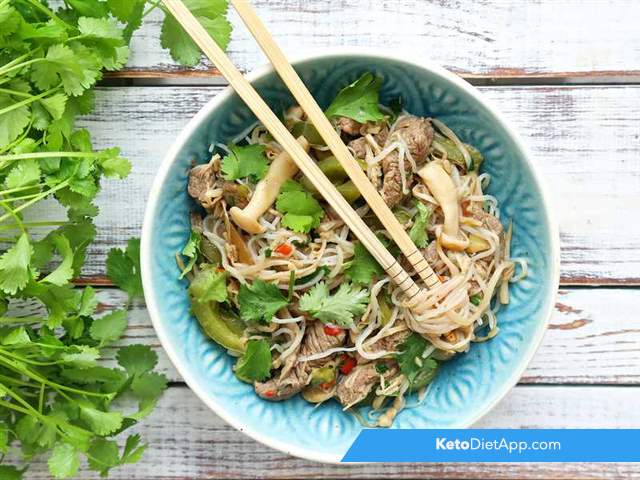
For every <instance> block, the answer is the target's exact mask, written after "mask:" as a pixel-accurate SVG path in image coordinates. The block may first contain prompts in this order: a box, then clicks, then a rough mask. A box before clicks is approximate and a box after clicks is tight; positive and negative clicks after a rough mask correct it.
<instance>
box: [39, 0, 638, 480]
mask: <svg viewBox="0 0 640 480" xmlns="http://www.w3.org/2000/svg"><path fill="white" fill-rule="evenodd" d="M254 3H255V5H256V7H257V9H258V10H259V12H260V14H261V15H262V17H263V18H264V20H265V21H266V23H267V24H268V26H269V28H270V29H271V31H272V32H273V33H274V34H275V35H276V37H277V38H278V40H279V41H280V43H281V45H282V46H283V47H284V49H285V51H286V52H287V53H288V54H289V55H292V56H293V55H296V54H305V53H309V52H313V51H321V50H322V49H323V48H326V47H331V46H340V45H349V46H353V45H363V46H368V47H379V48H387V49H391V50H395V51H400V52H402V53H404V54H406V55H412V56H413V57H414V58H416V59H421V58H424V59H429V60H431V61H434V62H437V63H440V64H442V65H444V66H445V67H447V68H449V69H451V70H453V71H455V72H457V73H459V74H460V75H462V76H463V77H464V78H466V79H468V80H469V81H471V82H472V83H474V84H476V85H478V86H480V89H481V90H482V91H483V93H484V94H485V95H487V97H489V98H491V99H492V100H494V101H495V102H496V103H497V104H498V106H499V108H500V109H501V110H502V111H503V112H504V114H505V115H506V116H507V117H508V118H510V119H511V120H512V121H513V122H514V123H515V125H516V126H517V127H518V129H519V130H520V133H521V134H522V136H523V137H524V138H525V140H526V141H528V143H529V144H530V146H531V149H532V151H533V155H534V158H533V161H534V162H535V163H536V165H537V166H538V167H539V168H540V171H541V172H542V174H543V176H544V177H545V179H546V180H547V182H548V183H549V184H550V187H551V192H552V195H553V201H554V207H555V209H556V213H557V216H558V218H559V220H560V235H561V243H562V286H561V291H560V294H559V297H558V303H557V305H556V311H555V312H554V316H553V318H552V320H551V326H550V329H549V331H548V332H547V334H546V337H545V339H544V342H543V344H542V346H541V348H540V350H539V351H538V354H537V355H536V357H535V359H534V361H533V362H532V363H531V365H530V366H529V368H528V369H527V371H526V372H525V374H524V376H523V377H522V379H521V381H520V384H519V385H518V386H517V387H516V388H514V389H513V391H512V392H511V393H510V394H509V395H508V396H507V397H506V398H505V399H504V400H503V401H502V402H501V403H500V404H499V405H498V406H497V407H496V408H495V409H494V410H493V411H492V412H491V413H489V414H488V415H487V416H486V417H485V418H484V419H482V420H481V421H480V422H479V423H478V426H479V427H510V428H520V427H522V428H533V427H635V428H639V427H640V408H639V407H640V313H639V308H638V303H639V301H640V224H639V222H640V214H639V211H640V28H638V24H637V20H638V18H640V2H638V1H637V0H626V1H613V0H612V1H605V0H573V1H556V0H537V1H535V2H534V1H531V2H525V1H518V0H484V1H482V2H476V1H467V0H433V1H430V0H429V1H427V0H255V2H254ZM232 19H233V23H234V25H235V30H234V33H233V41H232V43H231V45H230V47H229V51H230V54H231V56H232V58H233V59H234V61H235V62H236V64H237V65H239V66H240V67H242V69H243V70H250V69H252V68H254V67H256V66H258V65H260V64H262V63H264V62H265V60H264V57H263V56H262V55H261V54H259V53H258V48H257V46H256V45H255V43H254V42H253V41H252V40H250V39H249V36H248V34H247V32H246V31H245V30H244V28H243V27H242V26H241V25H240V22H239V21H238V19H237V18H236V17H235V16H234V15H233V14H232ZM159 22H160V16H157V17H154V16H153V15H152V16H151V19H150V21H148V22H147V23H146V24H145V26H144V27H143V29H142V30H141V31H140V32H138V34H137V35H136V36H135V38H134V41H133V56H132V58H131V60H130V64H129V67H128V68H127V69H126V70H124V71H123V72H119V73H117V74H116V75H112V76H110V77H108V78H107V79H106V81H105V82H104V86H103V87H101V88H99V90H98V95H97V108H96V111H95V113H93V114H92V115H90V116H89V117H87V118H86V119H85V120H84V121H83V122H82V123H83V125H84V126H86V127H88V128H89V129H90V130H91V131H92V133H93V135H94V138H95V139H96V143H97V147H99V148H102V147H107V146H112V145H119V146H121V147H122V149H123V152H124V154H125V155H126V156H128V157H129V158H130V159H132V161H133V164H134V168H133V172H132V174H131V176H130V177H129V178H128V179H127V180H126V181H124V182H105V185H104V187H105V188H104V191H103V192H102V193H101V197H100V202H99V203H100V207H101V214H100V216H99V217H98V219H97V223H98V231H99V234H98V239H97V241H96V243H95V245H94V247H93V249H92V250H91V252H90V254H89V257H88V264H87V267H86V269H85V271H84V277H83V279H82V281H83V282H86V283H91V284H94V285H97V286H98V287H100V289H101V292H100V298H101V300H102V304H103V307H104V308H105V309H110V308H117V307H118V306H120V305H122V303H123V301H124V297H123V296H122V294H121V293H119V292H118V291H117V290H115V289H112V288H110V286H109V284H108V281H107V280H106V279H105V270H104V264H105V263H104V260H105V254H106V252H107V251H108V250H109V248H111V247H113V246H121V245H123V244H124V242H125V240H126V239H127V238H129V237H131V236H139V233H140V227H141V222H142V215H143V210H144V206H145V200H146V198H147V193H148V191H149V188H150V185H151V181H152V179H153V176H154V174H155V171H156V169H157V166H158V164H159V163H160V161H161V160H162V157H163V155H164V153H165V152H166V150H167V148H168V146H169V145H170V144H171V142H172V140H173V139H174V138H175V136H176V135H177V133H178V131H179V130H180V129H181V127H182V126H183V125H184V124H185V123H186V122H187V120H188V119H189V118H190V117H191V116H192V115H193V114H195V113H196V112H197V111H198V109H199V108H200V107H201V106H202V105H203V104H204V103H205V102H206V101H207V100H209V99H210V98H211V97H213V96H215V95H217V94H219V92H220V91H221V89H222V86H224V81H223V79H222V78H221V77H220V76H219V75H218V74H217V72H216V71H215V70H214V69H213V68H211V66H210V65H208V64H203V65H201V66H200V67H198V68H197V69H195V70H185V69H182V68H180V67H178V66H176V65H175V64H173V63H172V62H171V60H170V58H169V57H168V55H167V54H165V53H164V52H162V51H161V49H160V47H159V41H158V36H159V28H160V23H159ZM126 342H128V343H140V342H142V343H146V344H149V345H151V346H152V347H153V348H154V349H156V351H157V352H158V355H159V357H160V368H161V370H162V371H164V372H165V373H166V374H167V375H168V377H169V378H170V379H171V386H170V388H169V390H168V392H167V393H166V395H165V396H164V397H163V399H162V401H161V402H160V405H159V407H158V409H157V410H156V411H155V413H154V414H153V415H152V416H151V417H150V418H148V419H146V420H145V421H144V423H143V424H142V425H141V426H140V427H139V430H140V431H141V432H142V434H143V435H144V437H145V439H146V440H147V441H148V442H149V443H150V447H149V449H148V451H147V453H146V454H145V456H144V459H143V460H142V461H141V462H140V463H139V464H137V465H134V466H128V467H126V468H123V469H119V470H114V471H113V474H112V478H115V479H149V480H151V479H154V480H155V479H157V480H162V479H182V478H198V479H201V478H202V479H204V478H296V479H299V478H371V477H374V478H481V479H485V478H494V477H497V478H505V479H506V478H517V479H529V478H531V479H533V478H550V477H553V478H574V477H579V478H623V477H627V478H628V477H636V478H637V477H638V476H640V465H635V464H606V465H602V464H601V465H597V464H579V465H578V464H565V465H562V464H512V465H508V464H448V465H443V464H404V465H366V466H329V465H322V464H317V463H312V462H308V461H303V460H298V459H295V458H292V457H289V456H287V455H284V454H282V453H280V452H277V451H275V450H272V449H270V448H268V447H265V446H263V445H261V444H258V443H256V442H254V441H253V440H251V439H250V438H248V437H247V436H245V435H244V434H242V433H239V432H237V431H235V430H234V429H233V428H231V427H229V426H228V425H226V424H225V423H224V422H223V421H222V420H220V419H219V418H217V417H216V415H214V414H213V413H211V412H210V411H209V410H208V409H207V408H206V407H205V406H204V405H203V404H202V403H201V402H200V401H199V400H198V399H197V398H196V397H195V395H194V394H192V393H191V391H190V390H189V389H188V388H187V387H186V386H185V385H184V384H183V383H182V380H181V378H180V376H179V375H178V374H177V372H176V371H175V370H174V369H173V367H172V365H171V364H170V362H169V360H168V359H167V357H166V356H165V355H164V353H163V351H162V349H161V347H160V345H159V342H158V340H157V338H156V336H155V334H154V332H153V329H152V327H151V324H150V321H149V317H148V315H147V312H146V310H145V308H144V305H141V304H140V305H136V306H134V307H133V310H132V312H131V326H130V328H129V331H128V333H127V337H126ZM29 478H38V479H39V478H48V475H47V474H46V465H44V464H41V465H36V466H35V467H34V468H33V469H32V470H31V472H30V477H29ZM81 478H83V479H84V478H94V476H93V474H91V473H89V472H85V473H83V474H82V475H81Z"/></svg>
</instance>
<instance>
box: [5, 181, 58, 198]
mask: <svg viewBox="0 0 640 480" xmlns="http://www.w3.org/2000/svg"><path fill="white" fill-rule="evenodd" d="M46 186H47V184H46V183H45V182H42V183H37V184H31V185H25V186H24V187H15V188H9V189H7V190H0V195H2V196H4V195H8V194H10V193H17V192H22V191H24V190H31V189H33V188H38V187H46Z"/></svg>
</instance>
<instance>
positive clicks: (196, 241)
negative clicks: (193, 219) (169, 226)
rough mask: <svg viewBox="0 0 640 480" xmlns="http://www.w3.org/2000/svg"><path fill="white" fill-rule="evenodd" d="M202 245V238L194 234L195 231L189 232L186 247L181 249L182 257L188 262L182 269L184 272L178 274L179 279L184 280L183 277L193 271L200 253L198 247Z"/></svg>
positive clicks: (196, 233)
mask: <svg viewBox="0 0 640 480" xmlns="http://www.w3.org/2000/svg"><path fill="white" fill-rule="evenodd" d="M201 245H202V236H201V235H200V234H199V233H198V232H196V231H195V230H191V233H190V234H189V240H188V241H187V243H186V245H185V246H184V248H183V249H182V255H184V256H185V257H187V258H188V259H189V261H188V262H187V264H186V265H185V267H184V270H182V272H180V278H181V279H182V278H184V276H185V275H186V274H187V273H189V272H190V271H191V270H193V266H194V265H195V264H196V260H197V259H198V253H200V246H201Z"/></svg>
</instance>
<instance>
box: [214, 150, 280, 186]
mask: <svg viewBox="0 0 640 480" xmlns="http://www.w3.org/2000/svg"><path fill="white" fill-rule="evenodd" d="M229 150H230V153H229V154H228V155H226V156H225V157H224V158H223V159H222V165H221V168H222V175H223V176H224V178H225V179H227V180H237V179H239V178H247V177H249V178H251V180H253V181H254V182H257V181H258V180H261V179H262V178H263V177H264V176H265V175H266V173H267V170H268V169H269V163H268V162H267V157H266V155H265V153H264V145H245V146H240V145H229Z"/></svg>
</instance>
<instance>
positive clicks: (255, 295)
mask: <svg viewBox="0 0 640 480" xmlns="http://www.w3.org/2000/svg"><path fill="white" fill-rule="evenodd" d="M238 304H239V305H240V317H241V318H242V319H243V320H245V321H248V322H250V321H255V322H259V323H265V324H266V323H269V322H271V319H272V318H273V316H274V315H275V314H276V312H277V311H278V310H280V309H281V308H282V307H286V306H287V305H288V302H287V299H286V298H285V297H284V295H283V294H282V292H281V291H280V289H279V288H278V287H277V286H276V285H274V284H273V283H267V282H265V281H263V280H260V279H257V280H254V282H253V283H252V284H251V285H241V286H240V291H239V292H238Z"/></svg>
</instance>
